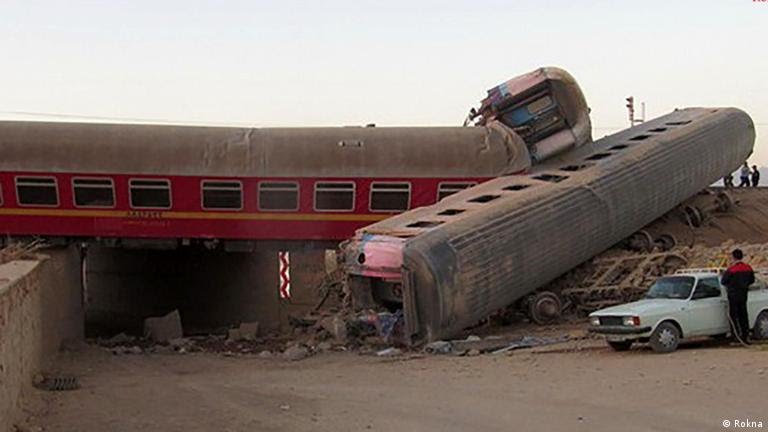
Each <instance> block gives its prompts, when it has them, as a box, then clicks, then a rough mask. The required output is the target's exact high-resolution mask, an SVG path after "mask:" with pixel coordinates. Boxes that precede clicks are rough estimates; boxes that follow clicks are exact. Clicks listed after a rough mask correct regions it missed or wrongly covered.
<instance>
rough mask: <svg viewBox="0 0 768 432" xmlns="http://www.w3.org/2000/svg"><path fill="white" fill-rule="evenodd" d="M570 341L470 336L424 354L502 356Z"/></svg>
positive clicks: (427, 348) (428, 347)
mask: <svg viewBox="0 0 768 432" xmlns="http://www.w3.org/2000/svg"><path fill="white" fill-rule="evenodd" d="M570 340H572V338H571V337H570V336H569V335H563V336H558V337H547V338H545V337H537V336H514V337H509V336H508V337H503V336H489V337H487V338H485V339H481V338H479V337H477V336H474V337H472V336H470V337H469V338H467V339H460V340H452V341H435V342H432V343H429V344H427V345H425V346H424V352H426V353H428V354H452V355H466V356H477V355H480V354H484V353H491V354H502V353H506V352H509V351H512V350H516V349H521V348H533V347H538V346H544V345H553V344H558V343H563V342H568V341H570Z"/></svg>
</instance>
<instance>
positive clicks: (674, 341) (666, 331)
mask: <svg viewBox="0 0 768 432" xmlns="http://www.w3.org/2000/svg"><path fill="white" fill-rule="evenodd" d="M679 344H680V330H678V329H677V326H675V325H674V324H672V323H671V322H668V321H667V322H663V323H661V324H659V325H658V326H656V330H654V331H653V333H652V334H651V348H653V350H654V351H656V352H657V353H670V352H672V351H674V350H676V349H677V346H678V345H679Z"/></svg>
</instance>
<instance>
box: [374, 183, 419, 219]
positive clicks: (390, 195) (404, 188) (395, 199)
mask: <svg viewBox="0 0 768 432" xmlns="http://www.w3.org/2000/svg"><path fill="white" fill-rule="evenodd" d="M369 202H370V210H371V211H384V212H388V211H404V210H408V209H409V208H410V204H411V184H410V183H389V182H382V183H377V182H374V183H372V184H371V199H370V201H369Z"/></svg>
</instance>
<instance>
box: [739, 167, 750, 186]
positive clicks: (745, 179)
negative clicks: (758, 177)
mask: <svg viewBox="0 0 768 432" xmlns="http://www.w3.org/2000/svg"><path fill="white" fill-rule="evenodd" d="M749 174H750V172H749V165H747V163H746V162H744V166H742V167H741V183H739V187H749Z"/></svg>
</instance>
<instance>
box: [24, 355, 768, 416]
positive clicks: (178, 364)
mask: <svg viewBox="0 0 768 432" xmlns="http://www.w3.org/2000/svg"><path fill="white" fill-rule="evenodd" d="M766 348H768V347H766V346H760V347H757V348H749V349H748V348H742V347H728V346H722V345H712V344H703V345H702V344H698V345H692V346H687V347H684V348H683V349H681V350H679V351H678V352H675V353H673V354H670V355H658V354H653V353H652V352H651V351H649V350H648V349H633V350H632V351H631V352H626V353H616V352H612V351H610V349H608V348H606V347H605V346H604V345H603V343H602V341H599V340H586V341H579V342H569V343H568V344H565V345H552V346H549V347H542V348H538V349H527V350H520V351H515V352H514V353H513V354H511V355H481V356H476V357H448V356H418V355H417V356H415V357H414V356H412V355H408V354H406V355H404V356H400V357H395V358H380V357H375V356H361V355H358V354H354V353H327V354H320V355H317V356H314V357H311V358H309V359H306V360H303V361H298V362H286V361H283V360H276V359H260V358H256V357H254V356H249V357H225V356H222V355H217V354H206V353H195V354H187V355H179V354H142V355H121V356H115V355H112V354H110V353H109V352H106V351H105V350H104V349H101V348H98V347H95V346H88V347H87V348H84V349H82V350H80V351H78V352H68V353H64V354H63V356H62V361H61V372H63V373H70V374H75V375H76V376H78V377H79V378H80V381H81V385H82V388H80V389H79V390H75V391H71V392H59V393H50V392H43V391H37V396H36V397H38V398H39V400H38V401H37V404H36V406H38V407H39V408H38V409H37V412H36V413H35V414H34V415H33V416H32V417H31V418H30V420H29V422H28V424H27V425H26V426H24V427H22V428H20V429H22V430H45V431H106V430H109V431H137V430H141V431H209V430H216V431H318V430H328V431H358V430H380V431H413V430H420V431H421V430H440V431H464V430H499V431H508V430H533V431H536V430H547V431H557V430H574V431H595V430H622V431H647V430H658V431H691V430H723V427H722V422H723V420H726V419H727V420H730V421H733V420H734V419H741V420H746V419H749V420H753V421H762V422H763V424H764V425H765V427H768V410H766V407H767V406H768V405H766V399H765V394H766V389H768V370H767V369H768V349H766Z"/></svg>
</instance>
